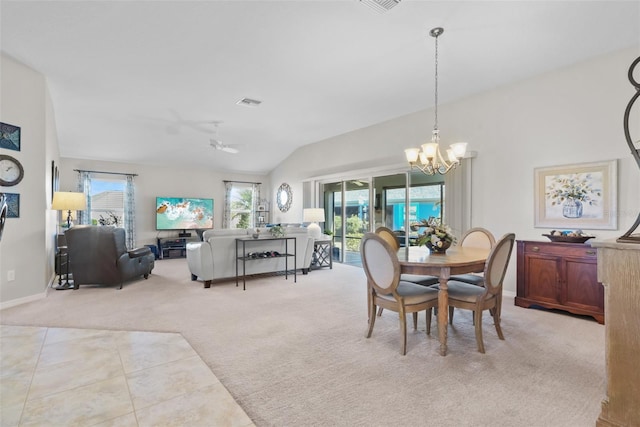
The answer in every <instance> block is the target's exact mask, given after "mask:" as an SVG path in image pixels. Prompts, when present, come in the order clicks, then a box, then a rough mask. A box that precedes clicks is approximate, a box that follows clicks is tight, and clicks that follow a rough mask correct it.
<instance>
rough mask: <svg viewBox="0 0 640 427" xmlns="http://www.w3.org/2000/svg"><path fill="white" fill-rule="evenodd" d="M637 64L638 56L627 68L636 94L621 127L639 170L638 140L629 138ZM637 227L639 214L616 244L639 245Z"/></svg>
mask: <svg viewBox="0 0 640 427" xmlns="http://www.w3.org/2000/svg"><path fill="white" fill-rule="evenodd" d="M638 64H640V56H639V57H637V58H636V59H635V60H634V61H633V62H632V63H631V66H630V67H629V72H628V76H629V81H630V82H631V84H632V85H633V87H634V88H635V89H636V93H635V94H634V95H633V96H632V97H631V100H630V101H629V104H627V108H626V109H625V110H624V120H623V126H624V138H625V139H626V140H627V145H628V146H629V148H630V149H631V155H632V156H633V158H634V159H635V160H636V164H637V165H638V167H639V168H640V138H638V139H636V141H635V143H634V142H633V138H632V137H631V132H630V131H629V117H630V116H631V108H632V107H633V104H634V103H635V102H636V100H637V99H638V97H639V96H640V82H638V81H636V79H634V78H633V72H634V70H635V68H636V66H637V65H638ZM634 117H636V118H637V117H638V116H637V115H636V116H634ZM638 227H640V213H639V214H638V218H636V221H635V222H634V223H633V225H632V226H631V228H630V229H629V231H627V232H626V233H624V234H623V235H622V236H620V237H619V238H618V242H625V243H640V234H633V232H634V231H636V229H637V228H638Z"/></svg>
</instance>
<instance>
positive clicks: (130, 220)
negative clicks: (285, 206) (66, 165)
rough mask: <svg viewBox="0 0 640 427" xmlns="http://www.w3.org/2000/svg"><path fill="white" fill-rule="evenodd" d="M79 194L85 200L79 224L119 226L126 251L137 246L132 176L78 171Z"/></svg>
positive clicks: (133, 176) (133, 175)
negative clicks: (84, 197)
mask: <svg viewBox="0 0 640 427" xmlns="http://www.w3.org/2000/svg"><path fill="white" fill-rule="evenodd" d="M77 172H78V191H80V192H82V193H84V194H85V196H86V197H87V209H86V210H84V211H82V212H79V214H80V217H79V223H80V224H92V225H112V226H116V227H122V228H124V230H125V233H126V245H127V247H128V248H135V247H136V227H135V224H136V209H135V185H134V178H135V176H136V175H135V174H124V173H117V172H97V171H87V170H77Z"/></svg>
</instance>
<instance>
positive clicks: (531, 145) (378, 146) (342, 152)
mask: <svg viewBox="0 0 640 427" xmlns="http://www.w3.org/2000/svg"><path fill="white" fill-rule="evenodd" d="M639 54H640V47H639V46H636V47H634V48H632V49H626V50H624V51H620V52H616V53H614V54H610V55H606V56H603V57H599V58H596V59H593V60H590V61H588V62H584V63H579V64H575V65H573V66H571V67H567V68H565V69H562V70H558V71H555V72H551V73H548V74H545V75H541V76H538V77H535V78H532V79H529V80H526V81H522V82H519V83H518V84H513V85H509V86H506V87H501V88H497V89H496V90H493V91H491V92H486V93H481V94H477V95H475V96H472V97H469V98H466V99H462V100H459V101H457V102H453V103H450V104H447V105H441V106H440V108H439V117H438V119H439V128H440V130H441V137H442V140H443V142H444V143H445V144H446V142H447V141H451V142H455V141H461V140H466V141H468V142H469V149H470V150H474V151H477V152H478V156H477V158H476V159H474V160H473V169H472V179H471V181H472V208H471V209H472V219H471V225H472V226H483V227H486V228H488V229H490V230H491V231H492V232H493V233H494V234H495V235H496V236H497V237H500V236H502V235H503V234H504V233H507V232H515V233H516V236H517V238H518V239H532V240H544V237H542V236H541V234H542V233H545V232H548V231H549V229H541V228H534V226H533V224H534V185H533V176H534V168H536V167H542V166H554V165H563V164H572V163H582V162H595V161H602V160H609V159H619V162H618V230H587V231H590V232H591V233H593V234H595V235H596V236H597V237H598V238H613V237H618V236H620V235H622V234H623V233H624V232H625V231H627V229H628V228H629V227H630V226H631V225H632V224H633V221H634V220H635V218H636V217H637V215H638V213H639V212H640V170H638V167H637V165H636V163H635V162H634V161H633V159H632V157H631V155H630V153H629V148H628V146H627V145H626V142H625V139H624V133H623V127H622V118H623V114H624V109H625V107H626V105H627V103H628V102H629V100H630V99H631V97H632V96H633V94H634V93H635V90H634V88H633V87H632V86H631V84H630V83H629V81H628V80H627V71H628V68H629V65H630V64H631V62H632V61H633V60H634V59H635V58H636V57H637V56H638V55H639ZM496 72H499V68H498V69H497V70H496ZM469 78H473V76H472V75H471V76H469ZM441 90H442V91H446V90H447V88H446V87H443V88H441ZM636 119H637V120H640V118H636ZM636 123H637V121H636ZM432 124H433V110H426V111H420V112H417V113H414V114H410V115H407V116H403V117H399V118H397V119H394V120H390V121H388V122H384V123H379V124H377V125H374V126H371V127H368V128H365V129H360V130H357V131H354V132H350V133H347V134H344V135H339V136H336V137H335V138H331V139H328V140H326V141H321V142H318V143H315V144H310V145H307V146H305V147H303V148H301V149H299V150H297V151H296V152H295V153H293V154H292V155H291V156H289V158H287V159H286V160H285V161H284V162H283V163H282V164H281V165H280V166H279V167H278V168H277V169H276V170H274V171H273V172H272V173H271V182H272V183H273V188H272V191H273V192H275V189H276V188H277V187H278V185H280V183H281V182H288V183H289V184H290V185H291V186H292V188H293V191H294V203H293V205H292V209H291V211H290V212H289V213H287V214H281V215H280V216H281V217H282V221H294V220H297V221H299V220H300V218H301V217H302V205H301V203H302V200H301V199H302V196H301V191H302V184H301V181H302V180H304V179H307V178H309V177H315V176H322V175H326V174H336V173H343V175H344V177H345V178H356V177H355V176H353V175H350V174H352V173H353V172H352V171H354V170H359V169H363V168H365V167H372V166H379V165H384V164H396V163H401V162H403V161H404V152H403V150H404V148H408V147H414V146H419V145H420V144H422V143H423V142H424V141H426V140H427V139H428V138H429V137H430V134H431V126H432ZM637 129H638V130H640V125H639V126H638V127H637ZM308 159H320V160H319V161H315V162H309V160H308ZM277 216H278V215H276V221H278V220H279V219H278V218H277ZM505 289H506V290H507V291H511V292H515V289H516V283H515V255H514V256H513V258H512V261H511V263H510V268H509V272H508V276H507V279H506V281H505Z"/></svg>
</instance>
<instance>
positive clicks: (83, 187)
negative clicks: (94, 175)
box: [76, 171, 91, 224]
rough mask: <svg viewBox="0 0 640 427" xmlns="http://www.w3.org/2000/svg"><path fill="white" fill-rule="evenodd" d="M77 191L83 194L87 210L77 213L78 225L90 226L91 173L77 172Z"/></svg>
mask: <svg viewBox="0 0 640 427" xmlns="http://www.w3.org/2000/svg"><path fill="white" fill-rule="evenodd" d="M78 191H79V192H81V193H84V197H85V199H86V200H87V208H86V209H85V210H83V211H82V212H78V219H77V221H76V222H77V223H78V224H91V197H90V196H89V195H90V194H91V172H89V171H78Z"/></svg>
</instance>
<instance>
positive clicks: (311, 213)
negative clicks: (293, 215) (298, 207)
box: [302, 208, 324, 222]
mask: <svg viewBox="0 0 640 427" xmlns="http://www.w3.org/2000/svg"><path fill="white" fill-rule="evenodd" d="M302 220H303V221H304V222H324V209H322V208H310V209H305V210H304V211H303V212H302Z"/></svg>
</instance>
